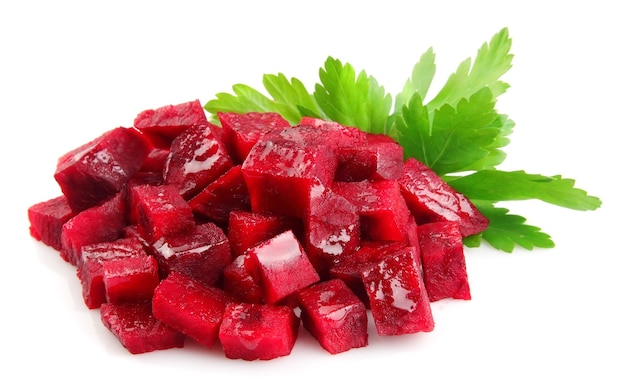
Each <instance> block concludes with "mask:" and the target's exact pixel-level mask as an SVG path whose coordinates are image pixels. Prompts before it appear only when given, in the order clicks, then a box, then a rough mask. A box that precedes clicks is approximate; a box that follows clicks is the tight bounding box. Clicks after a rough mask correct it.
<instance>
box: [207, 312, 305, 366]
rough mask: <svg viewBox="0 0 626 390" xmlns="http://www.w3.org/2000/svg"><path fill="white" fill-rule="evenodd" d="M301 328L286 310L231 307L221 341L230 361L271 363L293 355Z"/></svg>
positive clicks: (226, 316)
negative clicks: (264, 361) (269, 361)
mask: <svg viewBox="0 0 626 390" xmlns="http://www.w3.org/2000/svg"><path fill="white" fill-rule="evenodd" d="M299 325H300V320H299V319H298V317H297V316H296V315H295V313H294V312H293V310H292V309H291V308H289V307H287V306H269V305H260V304H253V303H230V304H229V305H228V306H227V307H226V311H225V313H224V319H223V321H222V324H221V326H220V330H219V340H220V343H221V344H222V347H223V349H224V354H225V355H226V357H227V358H229V359H242V360H271V359H275V358H278V357H282V356H287V355H289V354H291V351H292V349H293V346H294V345H295V342H296V338H297V335H298V327H299Z"/></svg>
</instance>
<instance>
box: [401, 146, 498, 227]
mask: <svg viewBox="0 0 626 390" xmlns="http://www.w3.org/2000/svg"><path fill="white" fill-rule="evenodd" d="M398 182H399V183H400V187H401V188H402V194H403V196H404V197H405V199H406V202H407V205H408V206H409V209H410V210H411V212H412V213H413V215H414V216H415V220H416V221H417V224H418V225H421V224H424V223H428V222H444V221H451V222H457V223H458V224H459V227H460V229H461V234H462V235H463V237H466V236H469V235H473V234H478V233H480V232H482V231H484V230H485V229H487V227H488V226H489V220H488V219H487V218H486V217H485V216H484V215H483V214H481V212H480V211H479V210H478V209H477V208H476V206H474V204H473V203H472V202H471V201H470V200H469V199H468V198H466V197H465V196H464V195H463V194H460V193H458V192H457V191H455V190H454V189H453V188H452V187H450V185H449V184H448V183H446V182H445V181H444V180H443V179H441V178H440V177H439V176H437V174H436V173H435V172H434V171H433V170H431V169H430V168H428V167H427V166H426V165H425V164H423V163H422V162H420V161H418V160H416V159H414V158H409V159H407V160H406V162H405V163H404V167H403V171H402V176H401V177H400V179H399V180H398Z"/></svg>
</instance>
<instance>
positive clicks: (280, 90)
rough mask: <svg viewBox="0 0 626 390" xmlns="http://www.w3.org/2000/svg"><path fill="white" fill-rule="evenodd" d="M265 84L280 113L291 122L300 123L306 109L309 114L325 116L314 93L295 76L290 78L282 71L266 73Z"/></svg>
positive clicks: (316, 116) (318, 116) (319, 116)
mask: <svg viewBox="0 0 626 390" xmlns="http://www.w3.org/2000/svg"><path fill="white" fill-rule="evenodd" d="M263 86H265V89H266V90H267V91H268V92H269V94H270V95H271V96H272V98H274V106H275V107H276V110H277V111H278V113H280V114H281V115H282V116H283V118H285V119H286V120H287V121H289V122H290V123H292V124H296V123H298V122H299V121H300V119H302V116H303V115H302V111H305V112H306V113H307V116H312V117H315V118H324V116H323V115H322V113H321V112H320V109H319V107H318V106H317V103H316V102H315V99H314V98H313V95H311V94H310V93H309V92H308V91H307V89H306V87H305V86H304V84H303V83H302V82H301V81H300V80H298V79H296V78H295V77H293V78H291V80H289V79H287V77H286V76H285V75H284V74H282V73H278V74H277V75H272V74H266V75H264V76H263ZM300 107H301V108H300Z"/></svg>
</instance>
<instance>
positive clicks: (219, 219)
mask: <svg viewBox="0 0 626 390" xmlns="http://www.w3.org/2000/svg"><path fill="white" fill-rule="evenodd" d="M188 203H189V206H191V209H192V210H193V212H194V213H195V214H196V215H197V216H200V217H203V218H206V219H208V220H210V221H213V222H216V223H218V224H221V225H226V224H227V222H228V218H229V216H230V213H231V212H232V211H240V210H242V211H250V195H249V194H248V188H247V187H246V182H245V181H244V179H243V175H242V174H241V166H240V165H236V166H234V167H232V168H231V169H229V170H228V171H227V172H226V173H224V174H223V175H222V176H220V177H218V178H217V179H216V180H215V181H214V182H212V183H210V184H209V185H208V186H206V187H205V188H204V189H203V190H202V191H201V192H200V193H199V194H198V195H196V196H194V197H193V198H192V199H191V200H189V202H188Z"/></svg>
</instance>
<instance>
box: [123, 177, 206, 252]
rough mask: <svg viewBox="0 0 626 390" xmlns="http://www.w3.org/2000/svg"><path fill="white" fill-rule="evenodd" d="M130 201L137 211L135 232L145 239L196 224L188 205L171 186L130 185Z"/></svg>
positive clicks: (149, 239)
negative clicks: (136, 228)
mask: <svg viewBox="0 0 626 390" xmlns="http://www.w3.org/2000/svg"><path fill="white" fill-rule="evenodd" d="M130 204H131V208H132V210H133V211H134V212H136V213H137V219H138V222H139V226H138V227H139V233H140V234H141V235H142V236H143V237H144V238H145V239H146V241H148V242H155V241H157V240H158V239H160V238H161V237H164V236H171V235H175V234H178V233H181V232H184V231H186V230H189V229H191V228H192V227H194V226H195V224H196V222H195V219H194V216H193V211H192V210H191V207H189V205H188V204H187V202H186V201H185V199H183V197H182V196H181V195H180V194H179V192H178V189H177V188H176V187H173V186H169V185H162V186H153V185H148V184H146V185H140V186H135V187H132V188H131V189H130Z"/></svg>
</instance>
